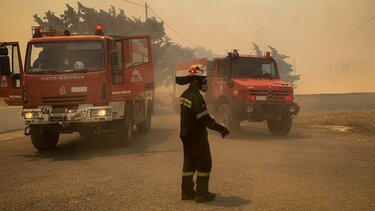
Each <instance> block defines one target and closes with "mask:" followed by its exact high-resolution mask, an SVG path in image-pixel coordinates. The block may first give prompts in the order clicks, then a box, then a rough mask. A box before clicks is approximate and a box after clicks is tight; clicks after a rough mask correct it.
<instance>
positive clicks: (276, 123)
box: [267, 115, 292, 136]
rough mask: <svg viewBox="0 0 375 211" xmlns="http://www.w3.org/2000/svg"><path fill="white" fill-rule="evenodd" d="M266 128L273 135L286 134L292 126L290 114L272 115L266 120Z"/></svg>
mask: <svg viewBox="0 0 375 211" xmlns="http://www.w3.org/2000/svg"><path fill="white" fill-rule="evenodd" d="M267 126H268V130H269V131H270V132H271V133H272V135H275V136H286V135H287V134H288V133H289V132H290V129H291V128H292V117H291V116H290V115H273V116H272V117H271V118H269V119H268V120H267Z"/></svg>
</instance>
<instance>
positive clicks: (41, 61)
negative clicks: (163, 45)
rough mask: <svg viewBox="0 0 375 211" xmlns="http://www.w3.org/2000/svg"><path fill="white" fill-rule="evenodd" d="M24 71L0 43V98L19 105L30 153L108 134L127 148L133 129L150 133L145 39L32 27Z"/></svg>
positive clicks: (13, 51)
mask: <svg viewBox="0 0 375 211" xmlns="http://www.w3.org/2000/svg"><path fill="white" fill-rule="evenodd" d="M32 33H33V38H32V39H31V40H30V41H29V42H28V44H27V50H26V55H25V56H26V58H25V64H24V68H23V67H22V62H21V56H20V49H19V45H18V43H17V42H2V43H0V71H1V72H0V78H1V93H0V96H1V97H3V99H4V100H5V102H6V103H7V104H9V105H22V106H23V111H22V115H23V117H24V119H25V124H26V125H27V127H26V129H25V134H27V135H28V134H30V135H31V141H32V144H33V145H34V147H35V148H37V149H38V150H49V149H53V148H55V147H56V145H57V142H58V139H59V135H60V134H61V133H72V132H79V133H80V134H81V135H82V136H91V135H94V134H98V133H102V132H109V133H110V134H111V136H112V137H113V138H114V139H116V140H117V141H119V142H120V143H121V144H122V145H124V146H128V145H129V144H130V141H131V139H132V136H133V126H136V128H137V130H138V131H139V132H148V131H149V130H150V127H151V115H152V113H153V99H154V72H153V61H152V52H151V39H150V36H148V35H137V36H109V35H104V27H103V26H102V25H97V26H96V27H95V33H94V35H74V36H73V35H71V33H70V32H69V31H67V30H66V31H64V32H61V31H58V30H56V29H54V28H51V27H47V28H44V27H32Z"/></svg>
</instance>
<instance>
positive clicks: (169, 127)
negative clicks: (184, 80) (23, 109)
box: [0, 111, 375, 210]
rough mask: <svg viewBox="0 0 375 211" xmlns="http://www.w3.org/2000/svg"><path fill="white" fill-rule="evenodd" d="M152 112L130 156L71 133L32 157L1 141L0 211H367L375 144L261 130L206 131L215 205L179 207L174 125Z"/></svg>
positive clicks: (374, 195) (6, 138) (317, 132)
mask: <svg viewBox="0 0 375 211" xmlns="http://www.w3.org/2000/svg"><path fill="white" fill-rule="evenodd" d="M156 113H157V114H156V116H155V117H154V119H153V122H152V124H153V125H152V128H153V129H152V131H151V132H149V133H148V134H142V135H141V134H137V135H136V136H135V138H134V141H133V143H132V145H131V146H130V147H128V148H120V147H117V146H116V144H115V143H111V142H110V140H108V138H106V137H105V136H104V137H102V138H100V140H96V141H90V140H86V139H83V138H80V137H79V136H78V135H77V134H72V135H63V136H62V137H61V139H60V142H59V143H60V144H59V146H58V148H57V149H56V150H55V151H51V152H46V153H39V152H37V151H36V150H35V149H34V148H33V146H32V145H31V142H30V140H29V137H24V136H22V135H21V132H20V131H16V132H11V133H3V134H0V210H30V209H31V210H217V209H231V210H232V209H235V210H374V209H375V140H374V138H373V137H371V136H367V137H366V136H360V135H356V134H350V133H348V132H346V133H338V132H330V131H328V130H326V129H323V128H320V127H312V126H309V125H306V124H302V123H297V124H295V127H294V128H293V130H292V132H291V134H289V136H287V137H285V138H275V137H272V136H271V135H270V134H269V133H268V131H267V129H266V128H265V126H264V125H263V124H255V125H254V124H252V125H251V126H250V125H248V124H243V125H241V129H240V131H239V132H238V133H236V134H231V135H230V136H229V138H228V139H225V140H222V139H221V138H220V137H219V135H217V134H215V132H211V133H210V136H209V139H210V144H211V150H212V155H213V171H212V174H211V175H212V176H211V180H210V181H211V182H210V189H211V191H212V192H216V193H218V197H217V200H216V201H213V202H209V203H205V204H196V203H194V202H193V201H180V179H181V178H180V177H181V166H182V149H181V147H182V146H181V143H180V140H179V134H178V132H179V130H178V126H179V117H178V115H175V114H173V113H168V112H167V111H157V112H156ZM297 120H298V119H297Z"/></svg>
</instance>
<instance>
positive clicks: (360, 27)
mask: <svg viewBox="0 0 375 211" xmlns="http://www.w3.org/2000/svg"><path fill="white" fill-rule="evenodd" d="M374 18H375V15H374V16H372V17H371V18H370V19H368V20H367V21H366V22H365V23H363V24H362V25H360V26H359V27H358V28H357V29H356V30H354V31H352V32H351V33H350V34H349V35H348V36H346V37H345V38H344V39H342V40H341V41H340V42H338V43H337V44H336V47H337V46H339V45H340V44H341V43H343V42H344V41H346V40H347V39H348V38H350V37H351V36H352V35H353V34H354V33H356V32H357V31H359V30H361V29H362V28H363V27H365V26H366V25H367V24H368V23H370V22H371V21H372V20H373V19H374Z"/></svg>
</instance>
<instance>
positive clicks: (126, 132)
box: [113, 119, 134, 147]
mask: <svg viewBox="0 0 375 211" xmlns="http://www.w3.org/2000/svg"><path fill="white" fill-rule="evenodd" d="M133 134H134V131H133V123H132V121H131V120H130V119H124V120H122V121H121V122H119V123H118V124H117V129H116V132H115V133H114V134H113V136H114V138H115V140H116V141H117V142H118V143H119V144H120V146H122V147H128V146H130V144H131V141H132V139H133Z"/></svg>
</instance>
